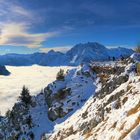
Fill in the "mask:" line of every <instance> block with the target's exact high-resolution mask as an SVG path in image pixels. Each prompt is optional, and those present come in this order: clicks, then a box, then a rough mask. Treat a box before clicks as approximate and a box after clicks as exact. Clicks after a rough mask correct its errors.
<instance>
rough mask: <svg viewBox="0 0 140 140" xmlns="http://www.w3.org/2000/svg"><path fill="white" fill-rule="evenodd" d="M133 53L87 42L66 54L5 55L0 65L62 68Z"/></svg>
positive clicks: (2, 56)
mask: <svg viewBox="0 0 140 140" xmlns="http://www.w3.org/2000/svg"><path fill="white" fill-rule="evenodd" d="M132 53H133V50H132V49H128V48H121V47H118V48H106V47H105V46H103V45H101V44H99V43H96V42H89V43H85V44H77V45H75V46H74V47H73V48H71V49H70V50H69V51H68V52H67V53H65V54H64V53H62V52H56V51H54V50H51V51H49V52H48V53H39V52H38V53H34V54H5V55H0V65H12V66H29V65H33V64H38V65H43V66H60V65H61V66H63V65H79V64H81V63H83V62H90V61H105V60H108V59H109V58H111V57H115V58H119V57H121V56H124V57H128V56H130V55H131V54H132Z"/></svg>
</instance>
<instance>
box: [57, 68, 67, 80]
mask: <svg viewBox="0 0 140 140" xmlns="http://www.w3.org/2000/svg"><path fill="white" fill-rule="evenodd" d="M64 78H65V76H64V70H63V69H60V71H59V72H58V73H57V76H56V79H57V80H62V81H63V80H64Z"/></svg>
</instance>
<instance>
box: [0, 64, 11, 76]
mask: <svg viewBox="0 0 140 140" xmlns="http://www.w3.org/2000/svg"><path fill="white" fill-rule="evenodd" d="M0 75H5V76H8V75H10V72H9V71H8V70H7V69H6V67H5V66H2V65H0Z"/></svg>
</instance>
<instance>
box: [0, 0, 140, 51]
mask: <svg viewBox="0 0 140 140" xmlns="http://www.w3.org/2000/svg"><path fill="white" fill-rule="evenodd" d="M94 41H96V42H99V43H102V44H104V45H106V46H125V47H133V46H135V45H136V44H137V43H138V42H139V41H140V0H0V53H1V54H3V53H11V52H12V53H13V52H15V53H32V52H36V51H45V50H48V49H47V48H52V47H55V48H56V50H59V49H60V50H63V48H64V49H65V48H69V47H71V46H73V45H74V44H77V43H85V42H94ZM61 47H62V48H61Z"/></svg>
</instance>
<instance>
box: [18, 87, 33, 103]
mask: <svg viewBox="0 0 140 140" xmlns="http://www.w3.org/2000/svg"><path fill="white" fill-rule="evenodd" d="M19 99H20V100H21V101H22V102H23V103H25V105H29V104H30V103H31V96H30V92H29V89H28V88H26V87H25V86H23V88H22V92H21V94H20V97H19Z"/></svg>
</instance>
